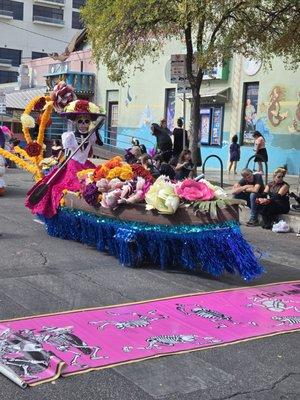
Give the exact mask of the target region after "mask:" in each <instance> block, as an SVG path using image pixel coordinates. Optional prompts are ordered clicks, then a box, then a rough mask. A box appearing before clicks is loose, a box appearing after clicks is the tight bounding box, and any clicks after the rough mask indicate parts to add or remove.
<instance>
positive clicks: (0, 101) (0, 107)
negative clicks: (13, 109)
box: [0, 93, 6, 115]
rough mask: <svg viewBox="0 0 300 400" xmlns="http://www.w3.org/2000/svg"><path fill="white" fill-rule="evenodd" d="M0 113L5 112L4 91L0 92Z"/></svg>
mask: <svg viewBox="0 0 300 400" xmlns="http://www.w3.org/2000/svg"><path fill="white" fill-rule="evenodd" d="M0 114H2V115H3V114H6V98H5V93H0Z"/></svg>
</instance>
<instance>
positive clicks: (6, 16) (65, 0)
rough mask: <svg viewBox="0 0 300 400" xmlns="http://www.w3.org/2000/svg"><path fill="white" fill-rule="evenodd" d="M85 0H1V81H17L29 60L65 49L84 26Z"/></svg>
mask: <svg viewBox="0 0 300 400" xmlns="http://www.w3.org/2000/svg"><path fill="white" fill-rule="evenodd" d="M84 3H85V0H23V1H14V0H0V28H1V35H0V84H7V83H10V82H16V81H17V79H18V67H19V65H20V64H23V63H25V62H26V61H27V60H31V59H36V58H41V57H45V56H47V54H53V56H54V57H55V56H56V55H59V54H60V53H62V52H63V51H64V49H65V48H66V47H67V45H68V44H69V42H70V41H71V39H72V38H73V37H74V35H75V33H76V32H78V30H80V29H82V24H81V21H80V19H79V8H80V7H81V6H82V5H83V4H84Z"/></svg>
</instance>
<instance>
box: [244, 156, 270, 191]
mask: <svg viewBox="0 0 300 400" xmlns="http://www.w3.org/2000/svg"><path fill="white" fill-rule="evenodd" d="M253 158H259V159H260V160H261V161H262V162H263V163H264V164H265V171H266V172H265V185H266V184H267V183H268V163H267V161H265V160H264V157H263V156H261V155H260V154H254V155H253V156H251V157H250V158H249V160H248V161H247V164H246V168H249V167H248V166H249V163H250V161H251V160H253Z"/></svg>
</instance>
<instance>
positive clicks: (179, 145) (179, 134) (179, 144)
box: [173, 118, 189, 157]
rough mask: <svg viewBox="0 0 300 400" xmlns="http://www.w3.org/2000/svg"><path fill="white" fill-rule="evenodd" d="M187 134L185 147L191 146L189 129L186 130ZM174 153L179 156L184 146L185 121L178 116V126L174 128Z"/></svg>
mask: <svg viewBox="0 0 300 400" xmlns="http://www.w3.org/2000/svg"><path fill="white" fill-rule="evenodd" d="M184 134H185V149H188V148H189V139H188V134H187V131H186V130H185V131H184ZM173 138H174V141H173V155H174V157H179V155H180V153H181V152H182V150H184V148H183V121H182V119H181V118H178V120H177V127H176V128H174V130H173Z"/></svg>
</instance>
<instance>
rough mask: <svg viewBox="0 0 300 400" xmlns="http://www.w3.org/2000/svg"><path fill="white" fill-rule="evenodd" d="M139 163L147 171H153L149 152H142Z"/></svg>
mask: <svg viewBox="0 0 300 400" xmlns="http://www.w3.org/2000/svg"><path fill="white" fill-rule="evenodd" d="M139 163H140V164H141V165H142V166H143V167H144V168H145V169H146V170H147V171H151V167H152V164H151V159H150V156H148V154H142V155H141V157H140V159H139Z"/></svg>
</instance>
